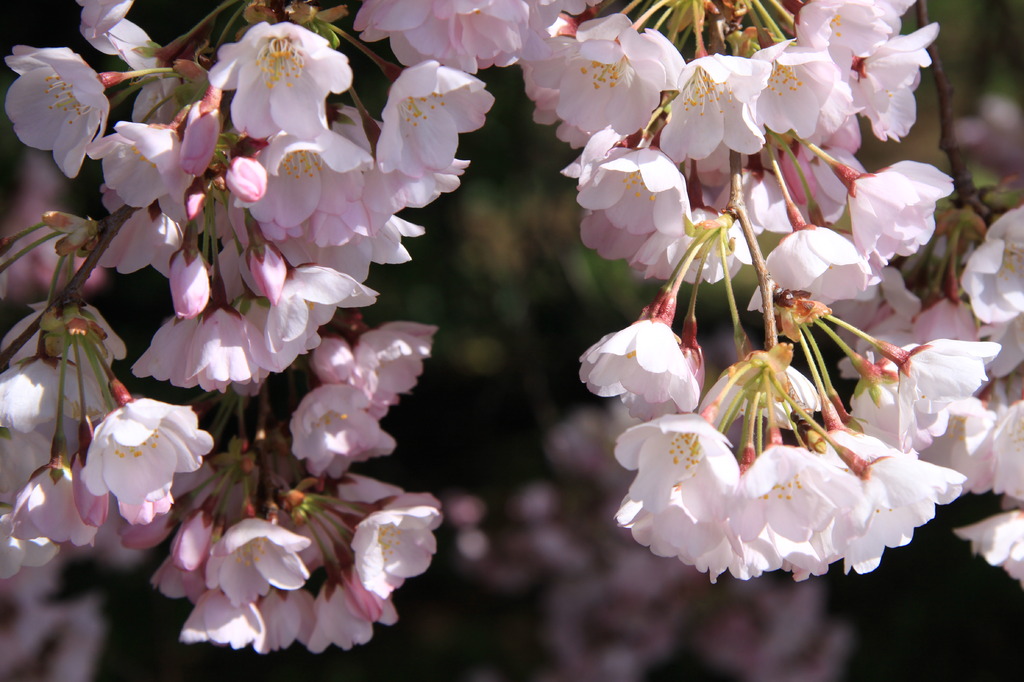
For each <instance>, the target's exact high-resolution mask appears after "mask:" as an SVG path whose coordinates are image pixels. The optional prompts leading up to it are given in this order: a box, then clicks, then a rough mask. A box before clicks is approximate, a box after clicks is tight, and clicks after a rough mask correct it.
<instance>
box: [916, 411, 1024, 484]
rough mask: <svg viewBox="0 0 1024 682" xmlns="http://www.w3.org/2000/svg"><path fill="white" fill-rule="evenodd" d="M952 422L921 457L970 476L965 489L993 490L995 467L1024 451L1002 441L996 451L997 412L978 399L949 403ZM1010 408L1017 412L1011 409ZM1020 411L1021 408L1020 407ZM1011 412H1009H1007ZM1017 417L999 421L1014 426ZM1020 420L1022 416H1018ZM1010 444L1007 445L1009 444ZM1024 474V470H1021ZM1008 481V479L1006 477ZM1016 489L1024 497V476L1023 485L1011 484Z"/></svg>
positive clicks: (949, 422) (1004, 425)
mask: <svg viewBox="0 0 1024 682" xmlns="http://www.w3.org/2000/svg"><path fill="white" fill-rule="evenodd" d="M948 411H949V421H948V422H947V424H948V425H947V427H946V430H945V432H944V433H942V434H940V435H937V436H936V437H935V439H934V440H933V441H932V444H931V445H929V446H928V448H927V449H926V450H924V451H922V452H921V457H922V459H925V460H927V461H929V462H931V463H932V464H937V465H939V466H943V467H946V468H948V469H953V470H954V471H959V472H960V473H961V474H963V475H964V476H966V477H967V480H966V481H965V482H964V490H965V491H967V492H971V493H976V494H981V493H985V492H988V491H989V490H992V488H993V483H994V480H995V469H996V467H997V466H998V465H999V463H1000V462H1001V461H1006V462H1012V464H1011V466H1017V465H1016V462H1014V458H1015V457H1016V458H1019V457H1020V456H1021V454H1022V453H1018V452H1015V451H1014V448H1013V447H1012V440H1011V443H1006V442H1005V441H1004V443H1001V444H1000V445H1001V447H1000V448H999V449H998V450H996V449H995V448H994V447H993V443H994V437H995V435H996V433H997V432H996V431H995V427H996V425H997V421H996V413H995V412H994V411H992V410H990V409H987V408H986V407H985V406H984V404H983V403H982V402H981V401H980V400H978V399H977V398H965V399H963V400H957V401H955V402H953V403H950V405H949V410H948ZM1011 411H1014V410H1013V409H1012V408H1011ZM1017 412H1018V414H1019V410H1017ZM1007 414H1008V413H1007ZM1014 418H1015V417H1013V416H1011V417H1009V418H1008V420H1005V421H1001V422H999V424H1000V426H1001V427H1010V428H1011V429H1012V428H1013V425H1014V421H1013V419H1014ZM1016 418H1017V419H1020V418H1021V417H1020V416H1017V417H1016ZM1008 445H1009V446H1010V447H1007V446H1008ZM1020 473H1021V474H1024V470H1022V471H1021V472H1020ZM1004 481H1005V479H1004ZM1011 488H1017V489H1018V491H1019V492H1020V494H1021V495H1022V496H1024V477H1022V478H1021V484H1020V485H1013V484H1011V485H1010V486H1009V488H1006V487H1004V488H1003V490H1007V489H1011Z"/></svg>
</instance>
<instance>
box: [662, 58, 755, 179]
mask: <svg viewBox="0 0 1024 682" xmlns="http://www.w3.org/2000/svg"><path fill="white" fill-rule="evenodd" d="M771 75H772V66H771V65H770V64H769V63H768V62H765V61H762V60H759V59H758V60H754V59H744V58H742V57H732V56H725V55H710V56H708V57H701V58H700V59H695V60H693V61H692V62H690V63H689V64H687V65H686V66H685V67H684V68H683V71H682V73H680V75H679V82H678V84H677V85H676V89H678V90H679V96H678V97H677V98H676V99H675V100H674V101H673V102H672V116H671V118H669V121H668V123H667V124H666V125H665V128H664V130H663V131H662V136H661V148H662V150H664V152H665V153H666V154H668V155H669V156H670V157H672V159H673V160H675V161H677V162H682V161H685V160H686V159H704V158H707V157H708V156H710V155H711V153H712V152H714V151H715V150H716V149H717V148H718V146H719V145H725V146H726V147H728V148H729V149H732V150H735V151H738V152H743V153H745V154H754V153H756V152H758V151H760V149H761V147H762V146H763V145H764V133H763V131H762V130H761V126H760V125H758V123H757V122H756V121H755V120H754V115H753V109H752V107H753V104H754V100H755V99H756V98H757V97H758V95H760V94H761V91H762V90H764V89H765V87H767V85H768V79H769V78H770V77H771Z"/></svg>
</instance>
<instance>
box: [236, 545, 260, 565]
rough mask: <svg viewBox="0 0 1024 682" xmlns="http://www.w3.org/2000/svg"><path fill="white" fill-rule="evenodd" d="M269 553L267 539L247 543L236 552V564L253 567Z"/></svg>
mask: <svg viewBox="0 0 1024 682" xmlns="http://www.w3.org/2000/svg"><path fill="white" fill-rule="evenodd" d="M266 553H267V539H266V538H256V539H254V540H250V541H249V542H247V543H245V544H244V545H242V546H241V547H239V548H238V551H237V552H235V562H237V563H239V564H244V565H245V566H252V565H253V564H257V563H259V561H260V559H262V558H263V555H264V554H266Z"/></svg>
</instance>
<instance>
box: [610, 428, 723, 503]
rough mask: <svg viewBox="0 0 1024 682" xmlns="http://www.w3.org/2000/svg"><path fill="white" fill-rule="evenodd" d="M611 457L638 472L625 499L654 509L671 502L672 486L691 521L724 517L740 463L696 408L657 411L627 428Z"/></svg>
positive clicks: (719, 434)
mask: <svg viewBox="0 0 1024 682" xmlns="http://www.w3.org/2000/svg"><path fill="white" fill-rule="evenodd" d="M615 459H616V460H618V462H619V464H621V465H622V466H624V467H625V468H627V469H629V470H631V471H632V470H635V471H636V472H637V473H636V478H635V479H634V480H633V483H632V484H631V485H630V487H629V492H628V499H631V500H635V501H636V502H637V503H639V504H641V505H643V508H644V509H645V510H647V511H649V512H651V513H654V514H657V513H659V512H661V511H663V510H664V509H666V508H667V507H668V506H670V505H671V504H673V500H674V498H673V495H674V494H675V492H676V491H678V492H680V493H681V494H682V495H683V500H682V504H683V507H682V508H683V509H684V510H685V512H686V514H687V515H689V516H690V517H691V518H692V519H693V520H694V521H709V522H710V521H717V520H724V519H725V518H726V517H727V515H728V507H729V502H728V499H729V498H730V497H731V496H732V494H733V493H734V491H735V489H736V485H737V483H738V482H739V475H740V472H739V464H737V462H736V456H735V455H734V454H733V452H732V450H731V448H730V447H729V440H728V439H727V438H726V437H725V436H724V435H722V434H721V433H720V432H718V431H716V430H715V428H714V427H713V426H712V425H711V424H709V423H708V422H707V421H705V420H704V418H703V417H700V416H698V415H695V414H678V415H675V414H674V415H666V416H663V417H658V418H657V419H654V420H653V421H650V422H647V423H646V424H640V425H639V426H634V427H632V428H630V429H627V430H626V431H625V432H624V433H623V434H622V435H621V436H619V438H618V440H617V442H616V445H615Z"/></svg>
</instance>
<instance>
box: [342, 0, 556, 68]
mask: <svg viewBox="0 0 1024 682" xmlns="http://www.w3.org/2000/svg"><path fill="white" fill-rule="evenodd" d="M533 4H534V3H527V2H526V1H525V0H483V1H481V2H474V3H464V2H460V1H459V0H367V2H364V3H362V5H361V6H360V8H359V13H358V14H357V15H356V18H355V24H354V28H355V29H356V30H357V31H361V32H362V33H361V35H360V37H361V38H362V39H363V40H365V41H368V42H373V41H375V40H380V39H382V38H389V39H390V41H391V49H392V51H393V52H394V53H395V56H397V57H398V60H399V61H400V62H402V63H403V64H405V65H407V66H412V65H413V64H418V63H420V62H422V61H425V60H427V59H436V60H437V61H438V62H440V63H441V64H444V65H445V66H450V67H453V68H457V69H461V70H463V71H466V72H468V73H474V72H476V70H477V69H478V68H486V67H488V66H507V65H509V64H511V63H513V62H514V61H516V59H517V58H518V57H519V56H520V54H521V53H522V52H523V50H524V49H525V48H527V46H528V45H532V44H533V43H535V42H536V43H539V42H540V39H539V36H534V34H533V32H532V31H531V30H530V26H529V19H530V11H531V5H533ZM537 49H538V47H537V46H534V51H536V50H537Z"/></svg>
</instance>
